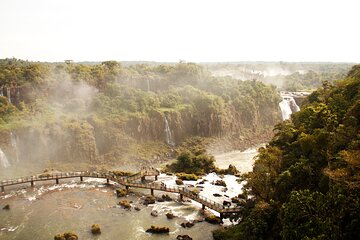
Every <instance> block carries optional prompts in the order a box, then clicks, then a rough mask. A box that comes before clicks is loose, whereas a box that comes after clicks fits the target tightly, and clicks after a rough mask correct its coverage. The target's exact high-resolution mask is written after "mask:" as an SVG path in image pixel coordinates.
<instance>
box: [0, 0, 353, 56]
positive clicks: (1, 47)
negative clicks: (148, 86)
mask: <svg viewBox="0 0 360 240" xmlns="http://www.w3.org/2000/svg"><path fill="white" fill-rule="evenodd" d="M358 5H359V4H358V1H348V0H343V1H322V0H321V1H308V0H306V1H279V0H276V1H262V0H255V1H227V0H225V1H188V0H185V1H184V0H182V1H169V0H154V1H148V0H131V1H130V0H124V1H115V0H105V1H94V0H91V1H85V0H78V1H70V0H61V1H60V0H52V1H49V0H32V1H25V0H1V2H0V58H10V57H16V58H21V59H28V60H33V61H63V60H65V59H73V60H75V61H103V60H109V59H112V60H118V61H137V60H146V61H160V62H161V61H163V62H169V61H170V62H178V61H179V59H183V60H186V61H194V62H221V61H333V62H360V50H359V42H360V34H359V31H358V26H357V24H358V22H359V18H358V9H359V8H358Z"/></svg>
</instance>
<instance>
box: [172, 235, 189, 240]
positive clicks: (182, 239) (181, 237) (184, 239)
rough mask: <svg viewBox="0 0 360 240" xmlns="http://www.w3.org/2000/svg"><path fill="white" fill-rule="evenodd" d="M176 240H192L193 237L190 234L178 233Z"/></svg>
mask: <svg viewBox="0 0 360 240" xmlns="http://www.w3.org/2000/svg"><path fill="white" fill-rule="evenodd" d="M176 240H192V238H191V237H190V236H189V235H178V236H177V237H176Z"/></svg>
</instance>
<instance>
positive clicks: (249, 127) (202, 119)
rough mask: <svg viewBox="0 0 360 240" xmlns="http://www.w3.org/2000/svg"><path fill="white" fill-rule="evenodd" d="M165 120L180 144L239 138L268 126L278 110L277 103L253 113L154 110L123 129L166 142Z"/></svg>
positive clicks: (143, 138)
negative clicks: (198, 139) (192, 140)
mask: <svg viewBox="0 0 360 240" xmlns="http://www.w3.org/2000/svg"><path fill="white" fill-rule="evenodd" d="M165 118H166V120H165ZM249 118H252V120H249ZM166 121H167V122H168V125H169V129H170V131H171V136H172V137H173V140H174V141H175V143H180V142H181V141H183V140H184V139H185V138H187V137H190V136H202V137H220V138H221V137H234V138H241V136H242V135H243V134H245V133H246V134H247V133H249V132H252V133H254V135H255V134H257V133H258V132H262V130H264V129H271V128H272V127H273V126H274V125H275V124H276V123H277V122H279V121H280V112H279V107H278V106H277V105H274V106H271V107H264V109H261V113H260V112H258V113H257V114H256V115H255V116H247V115H246V114H243V115H242V114H239V113H238V112H237V111H235V110H234V109H233V108H231V107H229V108H227V109H224V111H223V112H221V113H217V112H213V113H210V114H208V115H204V114H198V113H196V112H194V111H193V110H192V109H191V108H187V109H183V110H179V111H167V112H166V111H165V112H157V111H153V112H151V113H150V114H148V115H146V116H139V117H133V118H131V119H130V120H129V121H127V123H126V127H125V131H126V132H127V133H128V134H129V135H130V136H131V137H133V138H135V139H136V140H138V141H140V142H146V141H166V139H167V131H166V123H165V122H166Z"/></svg>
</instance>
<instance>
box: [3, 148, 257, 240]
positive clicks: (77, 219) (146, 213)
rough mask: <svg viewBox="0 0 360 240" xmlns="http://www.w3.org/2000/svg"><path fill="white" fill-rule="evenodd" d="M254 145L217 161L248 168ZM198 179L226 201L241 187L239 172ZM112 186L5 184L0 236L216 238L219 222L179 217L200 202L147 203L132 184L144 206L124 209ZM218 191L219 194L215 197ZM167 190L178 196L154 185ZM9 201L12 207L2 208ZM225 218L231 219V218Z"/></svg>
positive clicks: (205, 190)
mask: <svg viewBox="0 0 360 240" xmlns="http://www.w3.org/2000/svg"><path fill="white" fill-rule="evenodd" d="M255 154H256V149H248V150H246V151H243V152H240V151H233V152H230V153H225V154H221V155H216V156H215V158H216V160H217V161H216V164H217V165H218V166H220V167H227V166H228V165H229V164H230V163H231V164H233V165H235V166H236V167H237V168H238V169H240V170H241V171H242V172H247V171H250V170H251V168H252V164H253V157H254V155H255ZM203 179H205V180H206V181H205V182H204V183H202V184H200V183H199V182H200V181H201V180H198V181H185V184H186V185H187V186H190V185H194V187H196V188H198V189H199V190H201V192H200V195H203V196H206V197H207V198H210V199H212V200H215V201H217V202H219V203H222V201H223V200H230V198H231V197H233V196H236V195H237V194H238V193H240V192H241V187H242V184H239V183H238V182H237V181H236V179H237V178H236V177H235V176H231V175H225V176H224V177H223V180H224V181H225V182H226V184H227V189H225V188H224V187H222V186H215V185H213V184H212V183H213V182H214V181H216V180H217V179H220V177H219V176H217V175H216V174H214V173H210V174H208V175H207V176H205V177H204V178H203ZM158 181H161V182H163V183H165V184H166V185H167V186H172V185H175V178H174V177H173V176H167V175H165V174H161V175H160V176H159V178H158ZM114 188H115V187H114V186H108V185H106V184H105V183H104V181H103V180H95V179H90V178H89V179H86V180H85V181H84V182H83V183H79V181H78V180H67V181H65V180H60V184H59V185H54V183H51V182H47V185H40V184H39V185H35V187H34V188H29V186H27V188H24V189H21V187H19V186H17V187H16V188H15V187H14V188H13V189H12V190H11V189H7V191H6V193H4V194H2V195H0V239H4V240H9V239H37V240H42V239H44V240H45V239H46V240H48V239H53V236H54V235H55V234H57V233H63V232H66V231H74V232H76V233H77V234H78V236H79V238H80V239H104V240H105V239H109V240H113V239H129V240H130V239H140V240H141V239H175V238H176V236H177V235H184V234H187V235H189V236H191V237H192V238H193V239H202V240H207V239H212V234H211V231H212V230H214V229H216V228H218V226H217V225H211V224H209V223H206V222H200V223H196V224H195V226H194V227H192V228H182V227H181V226H180V224H181V223H183V222H186V221H189V220H194V219H198V218H200V215H199V210H200V209H201V205H200V204H199V203H196V202H194V201H190V200H189V201H186V202H178V201H171V202H157V203H156V204H152V205H149V206H144V205H142V204H141V203H142V196H144V195H148V194H150V190H139V189H133V190H132V191H133V193H130V194H129V196H127V197H126V198H125V199H127V200H128V201H132V206H138V207H140V208H141V211H135V210H134V209H132V210H130V211H129V210H124V209H122V208H121V207H119V206H118V205H117V203H118V201H119V200H120V199H118V198H116V196H115V192H114V190H115V189H114ZM214 193H218V194H220V195H221V196H220V197H215V196H213V194H214ZM162 194H168V195H170V196H171V197H172V198H173V199H177V198H178V196H177V195H176V194H169V193H164V192H160V191H155V195H156V196H161V195H162ZM6 204H10V207H11V209H10V210H2V209H1V208H2V207H3V206H4V205H6ZM153 210H156V211H158V213H159V216H158V217H152V216H151V215H150V213H151V211H153ZM168 212H172V213H173V214H174V215H176V216H177V217H176V218H174V219H172V220H168V219H167V218H166V216H165V214H166V213H168ZM94 223H97V224H100V226H101V230H102V233H101V235H100V236H99V237H94V236H92V234H91V232H90V226H91V225H92V224H94ZM225 224H230V222H229V221H228V220H227V221H225ZM151 225H156V226H167V227H169V228H170V235H151V234H148V233H146V232H145V231H146V229H147V228H149V227H150V226H151Z"/></svg>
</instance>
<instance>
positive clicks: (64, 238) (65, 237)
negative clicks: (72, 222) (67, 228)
mask: <svg viewBox="0 0 360 240" xmlns="http://www.w3.org/2000/svg"><path fill="white" fill-rule="evenodd" d="M78 239H79V237H78V236H77V235H76V234H75V233H73V232H66V233H63V234H56V235H55V237H54V240H78Z"/></svg>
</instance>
